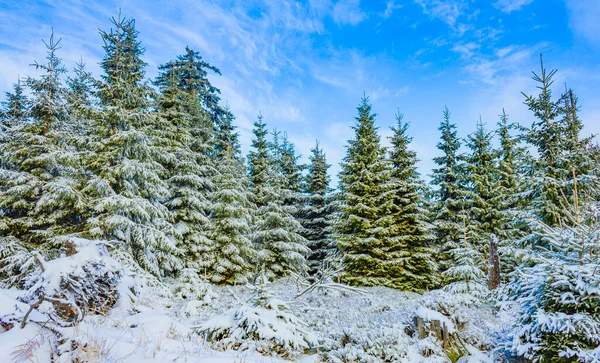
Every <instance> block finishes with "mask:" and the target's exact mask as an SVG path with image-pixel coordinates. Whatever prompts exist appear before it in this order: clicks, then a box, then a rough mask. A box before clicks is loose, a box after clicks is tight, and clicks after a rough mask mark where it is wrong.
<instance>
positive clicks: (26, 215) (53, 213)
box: [0, 34, 87, 248]
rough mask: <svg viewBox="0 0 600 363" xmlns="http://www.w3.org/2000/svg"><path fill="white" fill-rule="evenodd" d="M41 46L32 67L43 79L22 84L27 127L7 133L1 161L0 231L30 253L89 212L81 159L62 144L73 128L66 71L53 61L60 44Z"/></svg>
mask: <svg viewBox="0 0 600 363" xmlns="http://www.w3.org/2000/svg"><path fill="white" fill-rule="evenodd" d="M44 44H45V46H46V48H47V57H46V61H45V62H43V63H38V62H35V63H34V64H33V65H34V66H35V68H36V69H39V70H41V71H42V74H41V75H40V76H39V77H38V78H33V77H28V78H27V80H26V85H27V88H28V89H29V90H30V91H31V108H30V110H29V111H28V113H29V114H30V122H21V123H18V124H17V125H15V126H14V127H13V128H11V130H10V131H9V132H8V134H7V135H6V138H5V139H3V141H4V143H3V145H2V151H1V152H2V155H1V158H0V159H2V160H3V165H2V167H3V169H2V170H1V171H0V183H1V184H0V193H1V194H0V209H1V210H2V212H1V213H0V215H1V216H2V217H1V218H2V222H1V223H0V225H1V226H2V227H1V228H0V229H1V230H2V232H3V234H4V235H5V236H13V237H16V238H19V239H21V240H22V241H23V242H25V243H27V244H28V246H29V247H31V248H38V247H39V246H40V245H42V244H44V243H46V242H48V241H50V239H51V238H52V237H55V236H58V235H61V234H68V233H72V232H75V231H77V230H79V229H80V227H81V222H82V221H83V219H84V215H85V214H86V208H87V204H86V202H85V197H84V195H83V194H82V193H81V190H80V189H81V179H80V177H81V174H80V172H81V168H80V165H79V164H78V163H79V157H78V155H77V154H76V153H74V152H72V150H71V149H70V148H69V147H68V144H66V142H65V141H66V140H67V138H68V136H67V135H69V134H70V133H71V132H72V127H71V126H72V123H71V122H70V120H69V119H68V115H67V105H66V101H65V94H66V89H65V87H64V86H63V83H62V76H63V75H64V73H65V72H66V70H65V68H64V66H63V65H62V62H61V60H60V58H59V57H58V55H57V50H58V49H60V46H59V44H60V39H59V40H56V39H55V38H54V34H52V35H51V36H50V40H49V41H48V42H47V43H46V42H44Z"/></svg>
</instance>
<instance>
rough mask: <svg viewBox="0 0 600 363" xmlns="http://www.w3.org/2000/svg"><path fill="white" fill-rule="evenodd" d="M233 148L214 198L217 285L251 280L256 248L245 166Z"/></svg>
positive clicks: (223, 164) (226, 154) (226, 156)
mask: <svg viewBox="0 0 600 363" xmlns="http://www.w3.org/2000/svg"><path fill="white" fill-rule="evenodd" d="M234 149H235V148H234V147H233V146H232V147H231V148H229V149H225V150H224V151H223V155H222V156H223V159H222V161H221V167H220V173H219V175H218V177H217V179H216V181H215V191H214V192H213V193H212V195H211V200H212V203H213V206H212V211H211V221H212V225H213V226H214V227H213V229H212V231H211V235H210V238H211V239H212V240H213V241H214V243H215V249H216V251H218V254H217V256H216V258H215V263H214V265H213V266H211V267H210V268H211V275H212V276H211V279H212V281H214V282H217V283H225V284H233V283H237V284H245V283H247V282H248V278H249V277H250V276H251V272H252V268H251V266H252V263H253V261H254V254H255V251H254V248H253V246H252V241H251V240H250V238H249V237H250V232H251V228H250V225H251V223H252V211H253V208H252V202H251V193H250V192H249V191H248V185H247V184H248V183H247V181H246V177H245V172H244V165H243V163H242V162H241V161H240V160H239V158H238V157H236V156H235V155H234Z"/></svg>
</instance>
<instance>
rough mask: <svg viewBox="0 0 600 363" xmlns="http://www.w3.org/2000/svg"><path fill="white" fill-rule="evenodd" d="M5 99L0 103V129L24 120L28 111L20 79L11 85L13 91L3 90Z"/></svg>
mask: <svg viewBox="0 0 600 363" xmlns="http://www.w3.org/2000/svg"><path fill="white" fill-rule="evenodd" d="M5 98H6V100H5V101H4V102H2V103H1V105H2V111H1V112H0V131H6V129H8V128H9V127H11V126H14V125H17V124H19V123H21V122H23V121H24V120H25V118H26V117H27V114H28V112H29V107H30V104H29V100H28V99H27V96H25V93H24V90H23V86H21V80H20V79H19V80H18V81H17V83H15V84H14V85H13V92H12V93H11V92H5Z"/></svg>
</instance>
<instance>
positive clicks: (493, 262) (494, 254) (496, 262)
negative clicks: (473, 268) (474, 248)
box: [488, 234, 500, 290]
mask: <svg viewBox="0 0 600 363" xmlns="http://www.w3.org/2000/svg"><path fill="white" fill-rule="evenodd" d="M489 252H490V253H489V256H490V261H489V266H488V289H490V290H494V289H495V288H497V287H498V285H499V284H500V256H499V255H498V237H496V235H494V234H493V235H492V236H491V237H490V251H489Z"/></svg>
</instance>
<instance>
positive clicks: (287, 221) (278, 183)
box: [248, 116, 310, 277]
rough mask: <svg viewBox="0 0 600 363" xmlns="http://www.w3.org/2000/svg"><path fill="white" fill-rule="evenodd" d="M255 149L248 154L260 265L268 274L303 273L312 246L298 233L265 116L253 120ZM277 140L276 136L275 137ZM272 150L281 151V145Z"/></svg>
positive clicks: (300, 227)
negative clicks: (270, 141) (285, 196)
mask: <svg viewBox="0 0 600 363" xmlns="http://www.w3.org/2000/svg"><path fill="white" fill-rule="evenodd" d="M254 126H255V127H254V130H253V133H254V139H253V140H252V147H253V150H252V151H251V152H250V154H249V155H248V163H249V173H250V182H251V191H252V192H253V198H254V202H255V205H256V208H257V209H256V212H255V215H254V218H253V223H254V230H253V233H252V236H253V242H254V246H255V248H256V250H257V260H258V263H259V266H260V267H261V268H262V269H265V273H266V274H267V276H268V277H280V276H283V275H286V274H287V273H289V272H290V271H294V272H298V273H303V272H305V271H306V270H307V269H308V267H307V265H306V255H308V253H309V252H310V250H309V249H308V248H307V247H306V240H305V239H304V237H302V236H301V235H300V234H299V233H300V232H301V231H302V225H301V224H300V223H299V222H298V221H297V220H296V218H295V217H294V215H293V213H294V208H293V207H292V206H290V205H289V204H286V203H285V199H284V195H285V187H286V184H287V183H286V181H285V177H284V173H283V170H282V169H281V164H280V163H278V162H276V160H277V159H278V158H279V157H278V154H275V155H270V154H269V143H268V141H267V134H268V131H267V128H266V124H265V123H264V121H263V119H262V116H259V117H258V120H257V121H256V122H255V123H254ZM276 140H277V139H276ZM272 150H274V151H276V152H279V151H280V149H279V147H278V145H276V146H274V147H272Z"/></svg>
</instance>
